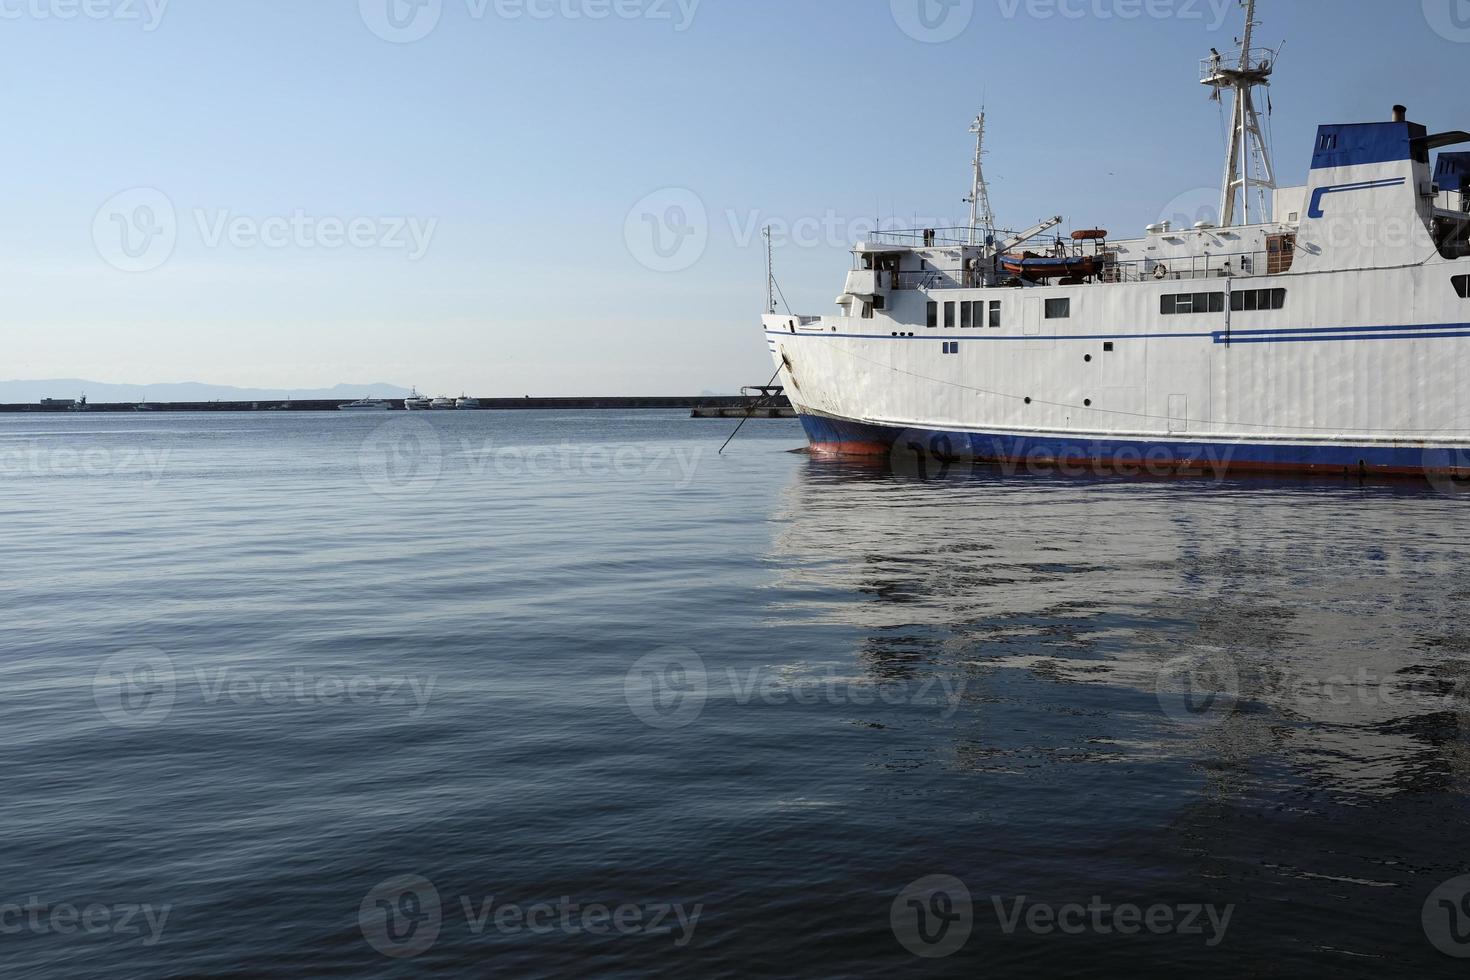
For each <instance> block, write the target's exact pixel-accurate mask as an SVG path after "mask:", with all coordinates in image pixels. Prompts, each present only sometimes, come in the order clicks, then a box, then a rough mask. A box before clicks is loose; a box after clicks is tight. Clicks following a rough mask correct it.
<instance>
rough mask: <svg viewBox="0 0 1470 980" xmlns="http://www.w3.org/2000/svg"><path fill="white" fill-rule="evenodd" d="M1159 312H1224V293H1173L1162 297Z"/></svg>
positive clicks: (1171, 314) (1172, 313)
mask: <svg viewBox="0 0 1470 980" xmlns="http://www.w3.org/2000/svg"><path fill="white" fill-rule="evenodd" d="M1159 312H1160V313H1162V314H1164V316H1174V315H1175V314H1179V313H1224V312H1225V294H1224V293H1171V294H1168V295H1165V296H1163V297H1161V298H1160V302H1159Z"/></svg>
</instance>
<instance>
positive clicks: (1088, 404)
mask: <svg viewBox="0 0 1470 980" xmlns="http://www.w3.org/2000/svg"><path fill="white" fill-rule="evenodd" d="M1082 404H1083V405H1085V406H1086V407H1087V408H1091V407H1092V399H1091V398H1089V399H1087V400H1086V401H1084V402H1083V403H1082Z"/></svg>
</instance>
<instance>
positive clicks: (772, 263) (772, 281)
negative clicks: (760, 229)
mask: <svg viewBox="0 0 1470 980" xmlns="http://www.w3.org/2000/svg"><path fill="white" fill-rule="evenodd" d="M765 236H766V312H767V313H775V312H776V253H775V247H774V246H773V245H772V243H771V226H770V225H766V229H765Z"/></svg>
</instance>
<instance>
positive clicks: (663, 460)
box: [0, 412, 1470, 980]
mask: <svg viewBox="0 0 1470 980" xmlns="http://www.w3.org/2000/svg"><path fill="white" fill-rule="evenodd" d="M730 428H731V424H730V423H726V422H695V421H690V420H688V419H685V418H682V417H681V416H680V414H679V413H657V412H654V413H615V412H613V413H565V414H558V413H509V414H500V413H483V414H482V413H464V414H459V413H454V414H451V413H446V414H443V415H437V414H435V415H428V414H422V415H413V416H409V415H405V414H402V413H399V414H395V415H391V416H389V415H347V414H341V415H294V414H280V413H262V414H254V415H161V414H149V413H136V414H132V415H127V416H105V415H74V416H33V417H24V416H8V417H3V418H0V473H3V492H0V521H3V524H0V526H3V529H4V530H3V539H0V540H3V543H4V547H3V551H0V562H3V573H4V574H3V586H0V615H3V623H4V645H3V658H0V736H3V740H4V746H5V752H4V755H3V770H0V789H3V792H0V829H3V832H4V833H3V837H0V845H3V846H0V974H3V975H4V976H6V977H47V978H51V977H98V978H101V977H106V978H113V980H115V978H128V977H186V976H187V977H262V976H265V977H270V976H318V977H320V976H352V977H379V976H382V977H396V976H413V975H421V974H425V973H428V972H432V971H439V972H441V973H442V974H443V975H467V976H515V977H535V976H548V977H550V976H645V975H655V974H664V975H668V974H686V975H698V976H710V977H744V976H749V975H752V974H779V975H790V976H810V977H826V976H872V977H887V976H894V975H903V974H905V973H908V972H910V971H912V972H914V973H918V974H931V973H932V974H936V975H953V976H963V977H976V976H980V977H986V976H1031V975H1036V976H1082V975H1094V974H1098V973H1110V974H1117V975H1125V973H1124V971H1128V972H1131V973H1137V974H1143V975H1158V976H1170V977H1177V976H1179V975H1181V974H1182V973H1184V971H1188V973H1184V975H1195V976H1200V975H1203V976H1231V977H1235V976H1243V975H1254V976H1301V975H1305V974H1307V973H1308V972H1309V971H1313V972H1315V971H1321V972H1324V973H1329V975H1339V976H1372V975H1378V974H1381V973H1383V972H1385V971H1388V970H1392V971H1395V972H1396V973H1398V974H1400V975H1405V976H1414V975H1432V974H1438V975H1445V976H1448V975H1463V972H1464V969H1465V966H1466V964H1465V962H1464V961H1462V960H1456V959H1454V958H1452V955H1451V954H1455V953H1458V954H1460V955H1462V956H1463V955H1467V954H1470V897H1467V896H1470V879H1466V878H1463V877H1462V876H1465V875H1467V874H1470V843H1467V841H1470V833H1467V831H1470V809H1467V802H1470V741H1467V735H1466V729H1467V721H1470V713H1467V712H1470V701H1467V692H1470V687H1467V682H1470V676H1467V664H1470V625H1467V621H1466V609H1467V602H1466V600H1467V597H1470V564H1467V560H1466V555H1467V553H1466V541H1467V531H1470V495H1467V496H1466V497H1460V496H1457V495H1455V494H1453V493H1447V492H1436V491H1435V490H1433V489H1431V488H1426V487H1420V486H1417V485H1414V484H1384V485H1367V486H1364V485H1359V484H1357V483H1351V482H1343V481H1340V480H1328V481H1300V482H1291V481H1230V482H1220V481H1217V480H1204V479H1192V480H1191V479H1175V480H1156V481H1147V480H1124V479H1101V478H1088V477H1069V476H1063V475H1047V474H1031V475H1027V474H1016V473H1006V472H1002V471H999V470H993V469H983V468H981V469H971V468H962V469H950V470H931V471H928V472H923V473H914V472H898V473H895V472H893V471H892V470H890V469H884V468H874V467H854V466H850V465H838V464H832V463H823V462H820V461H815V460H812V459H810V458H808V457H807V456H805V455H801V454H794V453H792V452H790V450H793V449H796V448H798V447H800V446H802V445H803V439H802V436H801V433H800V429H799V428H798V426H797V425H796V424H795V423H792V422H768V421H762V422H752V423H750V424H749V425H747V426H746V428H745V431H744V432H743V433H742V435H741V437H740V438H739V439H738V440H737V441H736V442H735V443H734V444H733V446H732V448H731V451H730V452H729V453H728V454H727V455H725V456H723V457H721V456H717V455H716V451H717V449H718V448H719V445H720V443H721V442H722V441H723V440H724V438H725V436H726V435H728V434H729V431H730Z"/></svg>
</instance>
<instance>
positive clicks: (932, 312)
mask: <svg viewBox="0 0 1470 980" xmlns="http://www.w3.org/2000/svg"><path fill="white" fill-rule="evenodd" d="M929 326H930V328H931V329H932V328H934V327H937V326H939V304H938V303H935V302H932V301H931V302H930V303H929Z"/></svg>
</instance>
